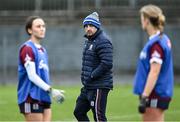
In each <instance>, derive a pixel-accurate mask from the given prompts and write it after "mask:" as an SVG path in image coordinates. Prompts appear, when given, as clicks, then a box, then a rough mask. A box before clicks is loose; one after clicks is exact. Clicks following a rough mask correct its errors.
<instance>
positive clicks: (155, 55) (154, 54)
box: [152, 50, 161, 58]
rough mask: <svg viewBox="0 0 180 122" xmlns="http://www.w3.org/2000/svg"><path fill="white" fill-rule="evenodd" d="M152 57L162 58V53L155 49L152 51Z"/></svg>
mask: <svg viewBox="0 0 180 122" xmlns="http://www.w3.org/2000/svg"><path fill="white" fill-rule="evenodd" d="M152 57H157V58H160V57H161V55H160V54H159V53H158V52H157V51H156V50H155V51H154V52H153V53H152Z"/></svg>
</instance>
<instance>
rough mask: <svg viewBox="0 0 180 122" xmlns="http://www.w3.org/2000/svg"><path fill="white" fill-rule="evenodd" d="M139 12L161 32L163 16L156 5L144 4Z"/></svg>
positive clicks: (163, 21) (163, 23)
mask: <svg viewBox="0 0 180 122" xmlns="http://www.w3.org/2000/svg"><path fill="white" fill-rule="evenodd" d="M140 14H142V15H143V16H144V17H145V18H148V19H149V20H150V22H151V24H152V25H153V26H154V27H156V28H158V29H159V30H160V31H161V32H162V31H163V30H164V25H165V16H164V14H163V12H162V10H161V9H160V8H159V7H158V6H156V5H152V4H150V5H145V6H143V7H142V8H141V9H140Z"/></svg>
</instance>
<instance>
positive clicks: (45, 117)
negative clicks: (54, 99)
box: [43, 102, 52, 122]
mask: <svg viewBox="0 0 180 122" xmlns="http://www.w3.org/2000/svg"><path fill="white" fill-rule="evenodd" d="M43 108H44V113H43V121H44V122H50V121H51V117H52V111H51V104H49V103H46V102H43Z"/></svg>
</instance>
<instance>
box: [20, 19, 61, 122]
mask: <svg viewBox="0 0 180 122" xmlns="http://www.w3.org/2000/svg"><path fill="white" fill-rule="evenodd" d="M26 32H27V34H28V35H29V36H30V39H29V40H28V41H26V42H25V43H24V44H22V45H21V47H20V50H19V64H18V78H19V83H18V105H19V109H20V112H21V113H22V114H23V115H24V117H25V120H26V121H51V107H50V105H51V99H50V95H52V97H53V98H55V99H56V100H57V101H59V102H63V100H64V95H63V91H62V90H57V89H53V88H51V86H50V79H49V66H48V56H47V52H46V49H45V48H44V47H43V46H42V45H41V40H42V39H43V38H44V37H45V32H46V26H45V22H44V20H43V19H42V18H40V17H38V16H31V17H29V18H28V19H27V22H26Z"/></svg>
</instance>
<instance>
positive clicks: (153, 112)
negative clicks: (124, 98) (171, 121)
mask: <svg viewBox="0 0 180 122" xmlns="http://www.w3.org/2000/svg"><path fill="white" fill-rule="evenodd" d="M149 101H150V102H149V105H148V107H147V108H146V112H145V113H144V114H143V115H142V119H143V121H144V122H145V121H161V122H163V121H164V111H165V110H167V109H168V107H169V103H170V99H163V98H161V97H159V98H152V99H150V100H149Z"/></svg>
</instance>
